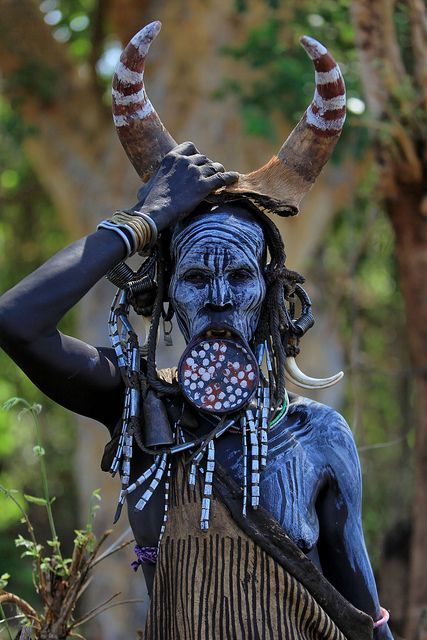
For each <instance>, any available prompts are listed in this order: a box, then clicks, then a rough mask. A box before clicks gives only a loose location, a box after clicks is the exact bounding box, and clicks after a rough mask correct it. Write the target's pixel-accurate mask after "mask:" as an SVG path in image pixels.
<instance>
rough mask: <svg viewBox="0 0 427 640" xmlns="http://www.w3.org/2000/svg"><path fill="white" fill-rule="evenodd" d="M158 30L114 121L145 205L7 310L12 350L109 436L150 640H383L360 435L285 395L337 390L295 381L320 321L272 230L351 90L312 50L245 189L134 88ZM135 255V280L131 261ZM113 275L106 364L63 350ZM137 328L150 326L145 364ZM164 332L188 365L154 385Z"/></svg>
mask: <svg viewBox="0 0 427 640" xmlns="http://www.w3.org/2000/svg"><path fill="white" fill-rule="evenodd" d="M159 30H160V23H158V22H154V23H152V24H150V25H148V26H147V27H145V28H144V29H142V30H141V31H140V32H139V33H138V34H137V35H136V36H135V37H134V38H132V40H131V42H130V43H129V44H128V46H127V47H126V49H125V50H124V52H123V54H122V56H121V59H120V62H119V64H118V66H117V69H116V73H115V76H114V80H113V114H114V122H115V125H116V128H117V131H118V134H119V137H120V140H121V142H122V144H123V146H124V148H125V150H126V152H127V154H128V156H129V158H130V160H131V162H132V163H133V165H134V167H135V168H136V170H137V171H138V173H139V175H140V176H141V178H142V180H143V182H144V183H145V185H144V186H143V188H142V189H141V191H140V193H139V202H138V204H137V205H136V206H135V207H132V208H131V209H129V210H123V211H118V212H116V213H115V214H114V215H113V216H112V217H111V218H110V219H108V220H104V221H103V222H101V223H100V224H99V226H98V229H97V230H96V231H95V232H94V233H92V234H91V235H89V236H87V237H85V238H83V239H81V240H79V241H77V242H75V243H74V244H72V245H71V246H69V247H67V248H65V249H64V250H62V251H60V252H59V253H58V254H57V255H55V256H53V257H52V258H51V259H50V260H49V261H48V262H46V263H45V264H44V265H42V266H41V267H40V268H39V269H37V270H36V271H35V272H34V273H32V274H31V275H29V276H28V277H27V278H25V279H24V280H23V281H22V282H20V283H19V284H18V285H16V286H15V287H14V288H13V289H11V290H10V291H8V292H7V293H5V294H4V295H3V296H2V298H1V300H0V337H1V345H2V347H3V348H4V349H5V350H6V351H7V353H8V354H9V355H10V356H11V357H12V358H13V359H14V360H15V362H16V363H17V364H18V365H19V366H20V367H21V368H22V369H23V370H24V371H25V373H26V374H27V375H28V376H29V377H30V378H31V379H32V380H33V381H34V383H35V384H36V385H37V386H38V387H39V388H40V389H41V390H42V391H43V392H44V393H46V394H47V395H49V396H50V397H51V398H53V399H54V400H55V401H57V402H59V403H60V404H62V405H63V406H64V407H67V408H68V409H71V410H73V411H75V412H77V413H79V414H82V415H85V416H89V417H91V418H94V419H96V420H98V421H99V422H101V423H103V424H104V425H105V426H107V428H108V429H109V430H110V433H111V441H110V443H109V444H108V445H107V447H106V449H105V452H104V456H103V459H102V468H103V469H104V470H106V471H110V472H111V473H112V474H113V475H114V474H116V473H118V474H119V475H120V478H121V491H120V495H119V500H118V507H117V514H116V519H117V518H118V517H119V516H120V512H121V509H122V506H123V504H125V503H126V504H127V511H128V517H129V521H130V524H131V526H132V529H133V532H134V535H135V539H136V542H137V545H136V547H135V551H136V554H137V561H136V562H135V563H134V565H135V567H134V568H135V569H138V567H139V565H142V568H143V571H144V574H145V579H146V581H147V586H148V590H149V593H150V596H151V604H150V610H149V614H148V618H147V623H146V629H145V635H144V638H145V639H146V640H152V639H158V640H160V639H161V640H165V639H166V638H168V639H171V638H182V639H185V640H192V639H193V638H194V639H196V638H200V639H202V638H203V639H211V638H230V639H231V638H233V639H244V638H248V639H256V638H263V639H268V640H270V639H273V638H274V639H277V638H286V639H294V638H295V639H317V638H319V639H320V638H331V639H332V638H333V639H335V638H336V639H345V638H348V639H350V640H356V639H357V640H363V639H365V638H372V637H374V638H381V639H384V638H391V634H390V631H389V628H388V625H387V620H388V613H387V611H386V610H385V609H383V608H382V607H380V604H379V601H378V595H377V591H376V587H375V581H374V578H373V574H372V569H371V565H370V562H369V558H368V555H367V552H366V548H365V544H364V539H363V532H362V525H361V482H360V469H359V462H358V456H357V452H356V447H355V444H354V441H353V438H352V434H351V431H350V429H349V428H348V426H347V425H346V423H345V421H344V419H343V418H342V417H341V416H340V415H339V414H338V413H336V412H335V411H333V410H332V409H331V408H329V407H327V406H324V405H322V404H319V403H317V402H314V401H311V400H309V399H307V398H304V397H300V396H297V395H288V393H287V391H286V386H285V373H286V376H287V377H288V379H290V380H291V381H293V382H294V383H296V384H298V385H299V386H301V387H303V388H322V387H326V386H329V385H331V384H334V383H335V382H337V381H338V380H339V379H340V378H341V377H342V374H341V373H340V374H336V375H335V376H332V377H331V378H328V379H326V380H318V379H315V378H310V377H308V376H306V375H305V374H303V373H302V372H301V371H300V370H299V368H298V366H297V364H296V356H297V355H298V352H299V347H298V344H299V341H300V338H301V337H302V336H303V335H304V333H305V331H307V330H308V329H309V328H310V327H311V326H312V324H313V316H312V314H311V304H310V300H309V298H308V296H307V294H306V293H305V291H304V289H303V288H302V286H301V285H302V283H303V278H302V277H301V276H300V275H299V274H297V273H295V272H292V271H289V270H288V269H287V268H286V267H285V253H284V246H283V242H282V239H281V237H280V233H279V232H278V230H277V228H276V227H275V225H274V223H273V222H272V220H271V217H270V214H279V215H294V214H296V213H297V212H298V206H299V203H300V200H301V199H302V197H303V196H304V194H305V193H306V192H307V191H308V190H309V188H310V187H311V185H312V184H313V182H314V180H315V179H316V177H317V175H318V174H319V172H320V171H321V169H322V167H323V166H324V164H325V163H326V162H327V160H328V158H329V156H330V154H331V152H332V149H333V147H334V146H335V143H336V141H337V140H338V138H339V135H340V132H341V128H342V126H343V124H344V118H345V88H344V81H343V78H342V75H341V72H340V70H339V67H338V65H337V64H336V63H335V61H334V60H333V58H332V57H331V55H330V54H329V53H328V51H327V50H326V49H325V47H323V46H322V45H321V44H320V43H318V42H317V41H316V40H314V39H312V38H309V37H307V36H305V37H304V38H302V40H301V42H302V45H303V46H304V48H305V50H306V51H307V53H308V55H309V56H310V58H311V59H312V60H313V62H314V67H315V80H316V91H315V94H314V98H313V101H312V103H311V104H310V106H309V107H308V108H307V110H306V112H305V113H304V115H303V117H302V119H301V120H300V122H299V123H298V125H297V126H296V127H295V129H294V130H293V131H292V133H291V134H290V136H289V137H288V139H287V140H286V141H285V143H284V144H283V146H282V148H281V149H280V151H279V153H278V154H277V156H274V157H273V158H272V159H271V160H270V162H269V163H268V164H267V165H265V166H264V167H262V168H261V169H259V170H257V171H254V172H253V173H250V174H248V175H241V174H238V173H236V172H231V171H225V169H224V167H223V166H222V165H221V164H219V163H218V162H212V161H211V160H209V159H208V158H207V157H206V156H204V155H202V154H201V153H199V151H198V150H197V149H196V148H195V146H194V145H193V144H192V143H189V142H187V143H184V144H181V145H177V143H176V142H175V141H174V140H173V138H172V137H171V136H170V134H169V133H168V132H167V130H166V129H165V127H164V126H163V125H162V123H161V121H160V119H159V117H158V115H157V113H156V112H155V110H154V109H153V106H152V105H151V103H150V101H149V100H148V98H147V95H146V93H145V88H144V82H143V69H144V63H145V57H146V54H147V52H148V49H149V46H150V43H151V41H152V40H153V38H154V37H155V36H156V35H157V34H158V32H159ZM135 253H139V254H140V255H141V256H143V260H142V264H141V267H140V268H139V269H138V271H136V272H134V271H133V270H132V269H131V268H130V267H129V266H128V265H127V264H126V262H125V261H126V259H127V258H128V257H129V256H131V255H133V254H135ZM106 274H108V277H109V279H110V280H111V281H112V282H113V283H114V284H116V285H117V287H118V292H117V295H116V296H115V299H114V302H113V305H112V307H111V313H110V318H109V328H110V335H111V344H112V346H111V347H101V348H95V347H93V346H90V345H88V344H85V343H84V342H81V341H79V340H77V339H76V338H73V337H70V336H66V335H63V334H61V333H60V332H59V331H58V329H57V324H58V322H59V321H60V319H61V318H62V316H63V315H64V314H65V313H66V312H67V311H68V310H69V309H70V308H71V307H72V306H73V305H74V304H75V303H76V302H77V301H78V300H80V298H81V297H82V296H83V295H84V294H85V293H86V292H87V291H89V289H90V288H91V287H92V286H93V285H94V284H95V283H96V282H97V281H98V280H99V279H100V278H102V277H103V276H105V275H106ZM298 301H299V302H298ZM296 302H298V304H297V305H296ZM297 307H298V309H300V311H299V312H298V313H297V312H296V308H297ZM23 310H25V314H24V313H23ZM135 312H136V313H138V314H142V315H144V316H147V317H148V316H151V328H150V332H149V337H148V341H147V344H145V345H142V344H139V341H138V336H137V334H136V332H135V331H134V329H133V327H132V314H133V313H135ZM173 313H175V315H176V318H177V321H178V324H179V327H180V329H181V331H182V333H183V335H184V337H185V339H186V342H187V347H186V349H185V351H184V353H183V354H182V357H181V359H180V362H179V365H178V367H177V368H175V369H169V370H162V371H158V370H157V369H156V360H155V352H156V342H157V333H158V328H159V323H160V320H161V318H162V317H163V319H166V320H168V319H170V318H171V316H172V314H173ZM29 317H30V318H31V322H30V323H28V322H27V318H29Z"/></svg>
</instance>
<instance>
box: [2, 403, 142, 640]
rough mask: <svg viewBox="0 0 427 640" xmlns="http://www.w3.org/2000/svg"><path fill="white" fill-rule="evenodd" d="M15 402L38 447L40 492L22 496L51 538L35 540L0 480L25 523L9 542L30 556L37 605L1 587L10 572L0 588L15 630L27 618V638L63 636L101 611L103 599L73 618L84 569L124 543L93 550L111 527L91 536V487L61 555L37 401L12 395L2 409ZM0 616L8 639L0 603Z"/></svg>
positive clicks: (86, 574) (10, 493) (10, 495)
mask: <svg viewBox="0 0 427 640" xmlns="http://www.w3.org/2000/svg"><path fill="white" fill-rule="evenodd" d="M19 405H23V406H24V408H23V409H22V410H21V411H20V413H19V414H18V418H19V417H21V418H22V417H23V416H25V415H29V416H30V417H31V419H32V420H33V423H34V429H35V440H36V442H37V448H38V450H39V452H38V454H37V458H38V466H39V472H40V479H41V485H42V493H43V497H39V496H32V495H25V496H24V497H25V498H26V500H27V501H28V502H29V503H30V504H35V505H37V506H39V507H40V506H41V507H43V508H44V509H45V512H46V515H47V520H48V523H49V529H50V533H51V535H52V538H51V539H46V540H45V542H44V544H41V543H40V542H39V538H38V536H37V534H36V531H35V528H34V526H33V524H32V521H31V519H30V518H29V517H28V515H27V513H26V510H25V508H24V507H23V506H22V505H21V503H20V502H19V501H18V498H17V491H16V490H9V489H6V488H5V487H4V486H2V485H1V484H0V493H2V494H3V495H4V496H5V498H6V499H8V500H9V501H11V502H13V503H14V504H15V506H16V507H17V508H18V511H19V512H20V513H21V515H22V522H23V523H24V524H26V527H27V531H28V537H24V536H23V535H22V534H21V533H19V534H18V535H17V537H16V538H15V546H16V547H17V548H18V549H19V550H20V551H22V552H21V559H25V558H29V559H30V560H31V563H32V569H31V573H32V583H33V585H34V591H35V595H37V598H38V600H39V604H38V607H37V608H36V609H34V608H33V607H32V606H31V605H30V604H29V603H28V602H26V601H25V600H24V599H23V598H22V597H21V596H17V595H16V594H14V593H13V592H10V591H7V590H6V587H8V585H9V578H10V574H8V573H4V574H3V575H2V576H1V578H0V590H1V591H2V597H3V598H4V602H5V603H7V604H8V605H15V606H16V609H17V612H18V615H15V616H12V617H11V618H10V619H11V620H19V629H22V627H23V626H26V625H27V623H28V622H30V624H29V625H28V626H30V627H31V631H30V635H29V636H28V637H29V638H34V640H36V639H37V638H45V637H51V632H52V630H53V629H54V630H55V637H61V638H68V637H71V636H75V635H76V631H75V629H76V628H77V627H78V626H79V625H80V624H83V623H84V622H86V621H88V620H90V619H91V618H92V617H94V616H95V615H97V613H98V612H99V611H101V610H105V605H106V603H105V602H104V603H102V604H101V605H100V606H99V607H96V608H95V609H94V610H92V611H90V612H89V613H87V614H86V615H85V616H83V617H82V618H80V619H78V620H76V619H75V616H74V611H75V607H76V603H77V601H78V599H79V597H80V595H81V594H82V593H83V592H84V590H85V588H86V586H87V585H88V582H89V579H90V573H91V571H92V570H93V568H94V567H95V566H96V565H97V564H98V563H99V562H100V561H102V560H103V559H104V557H108V556H109V555H110V554H111V553H114V552H115V551H117V550H119V549H121V548H122V547H123V546H125V545H126V544H128V542H127V543H124V545H123V544H119V545H115V546H113V547H112V548H110V549H109V550H108V551H107V552H106V553H105V554H103V555H100V554H99V551H100V547H101V545H102V543H103V542H104V541H105V540H106V539H107V537H108V536H109V534H110V533H111V532H110V531H108V532H105V533H104V534H103V536H102V537H101V539H100V540H99V541H97V539H96V537H95V535H94V532H93V519H94V517H95V514H96V511H97V509H98V508H99V501H100V493H99V489H96V490H95V491H93V493H92V498H91V501H90V505H89V514H88V521H87V522H86V525H85V527H84V528H83V529H80V530H77V531H76V532H75V533H76V537H75V539H74V547H73V552H72V554H71V555H70V557H64V556H63V554H62V551H61V542H60V539H59V538H58V536H57V533H56V525H55V521H54V517H53V511H52V503H53V501H54V499H53V498H50V495H49V487H48V478H47V472H46V466H45V461H44V454H43V455H40V450H41V449H42V448H43V447H42V444H41V433H40V424H39V416H40V413H41V406H40V405H38V404H30V403H28V402H27V401H26V400H24V399H22V398H16V397H15V398H10V399H9V400H8V401H7V402H5V403H4V408H5V409H6V410H7V411H10V410H11V409H14V408H16V407H18V406H19ZM19 419H20V418H19ZM34 448H36V447H34ZM129 542H130V541H129ZM116 595H118V594H115V595H114V596H112V598H110V600H112V599H113V598H115V597H116ZM110 600H109V601H110ZM109 601H107V602H109ZM37 609H38V610H37ZM0 615H1V617H2V619H4V622H3V620H2V622H0V632H1V628H2V627H3V628H4V629H5V630H6V632H7V633H8V635H9V637H10V638H12V637H13V635H12V631H11V626H9V622H8V618H7V617H6V616H5V613H4V610H3V608H2V607H1V606H0ZM16 631H17V630H16V629H15V630H14V633H16ZM77 635H78V634H77ZM79 637H82V636H79Z"/></svg>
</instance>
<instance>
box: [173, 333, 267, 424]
mask: <svg viewBox="0 0 427 640" xmlns="http://www.w3.org/2000/svg"><path fill="white" fill-rule="evenodd" d="M258 377H259V372H258V365H257V362H256V360H255V358H254V356H253V354H252V353H251V352H249V351H248V350H247V349H246V348H245V347H244V345H241V344H239V343H237V342H234V341H232V340H228V339H215V338H208V339H206V338H205V339H204V340H202V341H201V342H200V343H199V344H193V345H191V348H190V349H188V351H187V352H186V353H184V355H183V357H182V359H181V363H180V375H179V378H180V384H181V388H182V390H183V391H184V393H185V395H186V396H187V398H188V399H189V400H190V402H192V403H193V404H194V405H195V406H196V407H197V408H198V409H202V410H204V411H210V412H212V413H227V412H232V411H236V410H238V409H239V408H240V407H242V406H243V405H245V404H247V402H248V401H249V399H250V398H251V396H252V395H253V393H254V391H255V390H256V388H257V385H258Z"/></svg>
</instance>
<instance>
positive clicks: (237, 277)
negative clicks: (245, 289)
mask: <svg viewBox="0 0 427 640" xmlns="http://www.w3.org/2000/svg"><path fill="white" fill-rule="evenodd" d="M251 277H252V274H251V273H250V272H249V271H246V269H235V270H234V271H230V273H229V274H228V280H229V281H230V283H231V284H239V283H240V282H247V281H248V280H250V279H251Z"/></svg>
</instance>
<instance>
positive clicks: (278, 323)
mask: <svg viewBox="0 0 427 640" xmlns="http://www.w3.org/2000/svg"><path fill="white" fill-rule="evenodd" d="M233 204H234V203H233ZM236 204H237V203H236ZM243 204H244V207H245V208H246V209H249V211H251V212H252V213H253V216H254V219H255V221H256V222H258V224H259V225H260V226H261V228H262V230H263V233H264V238H265V243H266V248H267V251H268V258H269V261H268V263H267V264H266V266H265V268H264V277H265V281H266V285H267V287H266V295H265V298H264V301H263V304H262V309H261V315H260V320H259V323H258V326H257V329H256V332H255V335H254V338H253V343H254V345H255V344H259V343H261V342H266V344H267V348H268V350H269V353H270V359H271V363H272V372H271V373H270V379H269V385H270V392H271V399H272V405H273V406H275V407H280V406H282V404H283V402H284V398H285V358H286V354H287V351H288V350H289V348H290V347H289V341H290V339H291V338H292V339H293V341H296V340H298V337H297V336H296V335H294V334H293V331H292V322H291V320H290V316H289V312H288V309H287V307H286V303H287V302H289V301H290V299H292V296H293V295H294V292H295V287H296V285H297V284H302V283H303V282H304V278H303V276H302V275H300V274H299V273H297V272H296V271H290V270H289V269H287V268H286V267H285V261H286V253H285V247H284V243H283V240H282V237H281V234H280V231H279V229H278V228H277V227H276V225H275V224H274V222H273V221H272V220H271V219H270V218H269V217H268V216H267V215H266V214H265V213H263V212H262V211H261V210H260V209H259V208H258V207H256V205H254V204H251V203H249V202H248V201H246V200H245V202H244V203H243ZM239 205H240V206H241V205H242V201H241V200H240V202H239ZM169 245H170V234H169V233H163V234H162V237H161V238H160V240H159V243H158V248H157V268H156V271H157V282H156V289H155V299H154V304H153V306H152V318H151V325H150V331H149V336H148V345H147V347H148V348H147V376H146V380H147V385H148V386H149V387H151V388H152V389H154V390H155V391H156V392H157V393H159V394H160V395H167V396H171V395H173V396H174V395H177V394H178V393H179V392H180V388H179V386H178V384H177V383H169V382H166V381H164V380H161V379H160V378H159V376H158V373H157V369H156V344H157V334H158V330H159V324H160V320H161V318H162V316H163V317H164V316H165V313H164V307H163V305H164V303H165V302H167V291H168V282H169V280H170V275H171V272H172V269H173V265H172V263H171V259H170V252H169ZM153 292H154V290H153ZM144 315H146V314H145V313H144ZM293 348H294V349H295V347H293Z"/></svg>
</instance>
